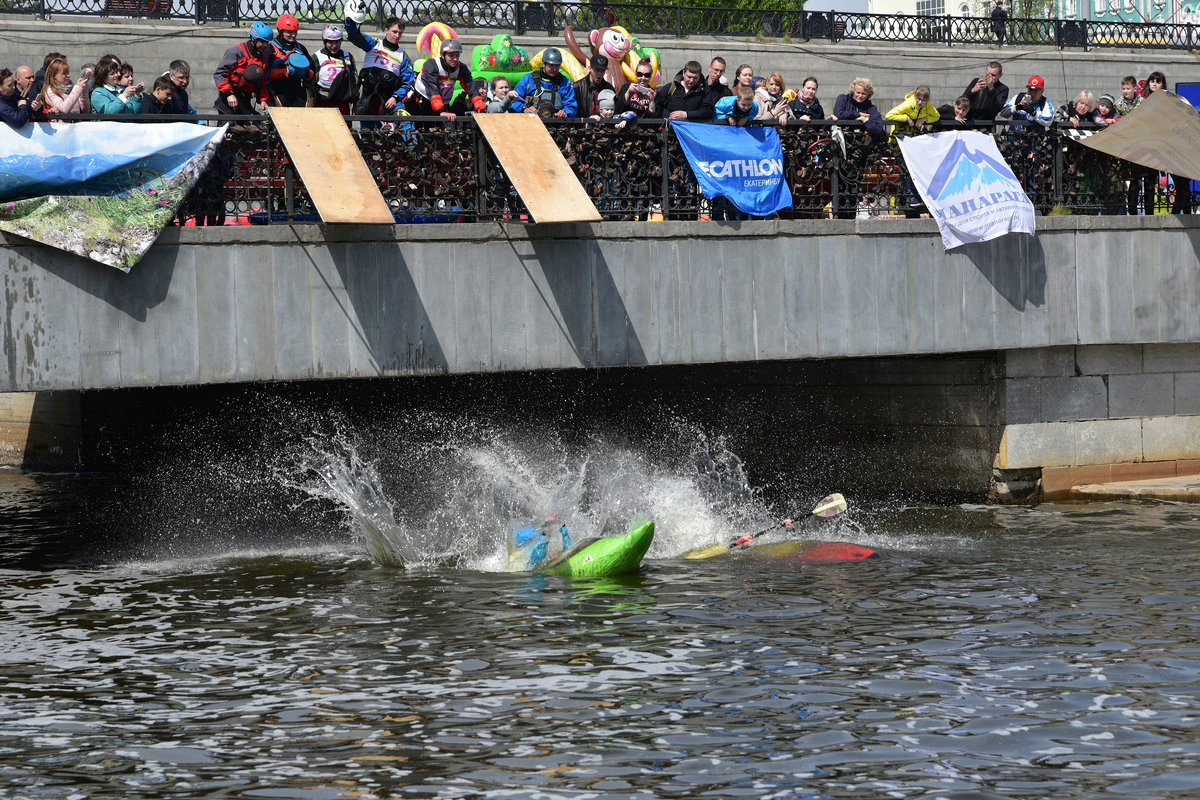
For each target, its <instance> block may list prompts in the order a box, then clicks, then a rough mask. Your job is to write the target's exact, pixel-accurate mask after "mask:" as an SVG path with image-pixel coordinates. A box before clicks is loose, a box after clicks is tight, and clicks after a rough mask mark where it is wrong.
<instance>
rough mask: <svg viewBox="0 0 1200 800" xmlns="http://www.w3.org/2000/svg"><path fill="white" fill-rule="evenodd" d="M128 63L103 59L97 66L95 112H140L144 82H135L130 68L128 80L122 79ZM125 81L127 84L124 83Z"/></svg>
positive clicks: (93, 106) (94, 93) (94, 91)
mask: <svg viewBox="0 0 1200 800" xmlns="http://www.w3.org/2000/svg"><path fill="white" fill-rule="evenodd" d="M126 66H127V65H126V64H116V63H113V62H112V61H105V60H103V59H101V61H100V63H99V64H98V65H97V66H96V88H95V89H92V98H91V100H92V113H93V114H140V113H142V92H143V91H144V90H145V88H146V84H144V83H134V82H133V71H132V70H130V71H129V73H128V75H129V78H128V80H127V81H123V80H122V77H123V76H122V73H123V71H124V68H125V67H126ZM122 83H124V84H125V85H122Z"/></svg>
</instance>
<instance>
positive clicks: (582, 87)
mask: <svg viewBox="0 0 1200 800" xmlns="http://www.w3.org/2000/svg"><path fill="white" fill-rule="evenodd" d="M606 72H608V56H604V55H599V54H597V55H594V56H592V57H591V58H590V59H588V72H587V75H584V76H583V77H582V78H580V79H579V80H577V81H575V83H573V84H572V87H573V88H574V89H575V107H576V109H577V111H576V113H578V114H579V116H580V117H581V118H583V119H587V118H588V117H594V116H596V115H598V114H599V113H600V92H602V91H604V90H605V89H608V90H609V91H610V92H613V93H614V94H616V91H617V89H616V87H615V86H613V85H612V84H611V83H610V82H609V80H608V78H606V77H605V73H606Z"/></svg>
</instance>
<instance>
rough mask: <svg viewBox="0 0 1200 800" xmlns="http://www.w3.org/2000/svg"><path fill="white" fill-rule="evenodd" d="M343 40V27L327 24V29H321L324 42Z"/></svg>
mask: <svg viewBox="0 0 1200 800" xmlns="http://www.w3.org/2000/svg"><path fill="white" fill-rule="evenodd" d="M341 40H342V29H341V28H339V27H338V26H337V25H326V26H325V30H323V31H321V41H323V42H340V41H341Z"/></svg>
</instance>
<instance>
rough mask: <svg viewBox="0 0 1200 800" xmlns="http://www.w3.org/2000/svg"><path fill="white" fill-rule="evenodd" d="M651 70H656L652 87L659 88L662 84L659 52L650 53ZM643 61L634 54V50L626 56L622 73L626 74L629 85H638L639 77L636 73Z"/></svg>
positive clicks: (622, 64)
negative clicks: (640, 62)
mask: <svg viewBox="0 0 1200 800" xmlns="http://www.w3.org/2000/svg"><path fill="white" fill-rule="evenodd" d="M649 58H650V68H651V69H653V70H654V75H653V76H652V77H651V78H650V85H651V86H658V85H659V84H660V83H662V74H661V73H660V72H659V70H658V52H657V51H655V50H652V51H650V55H649ZM639 61H641V59H640V58H639V57H638V56H637V55H636V54H634V52H633V51H632V50H630V51H629V53H628V54H627V55H626V56H625V60H624V61H622V62H621V72H623V73H624V74H625V80H626V81H628V82H629V83H637V76H636V75H635V74H634V72H635V71H636V70H637V65H638V62H639Z"/></svg>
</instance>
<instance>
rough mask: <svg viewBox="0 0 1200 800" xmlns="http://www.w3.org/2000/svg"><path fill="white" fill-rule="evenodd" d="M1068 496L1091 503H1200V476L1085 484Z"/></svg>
mask: <svg viewBox="0 0 1200 800" xmlns="http://www.w3.org/2000/svg"><path fill="white" fill-rule="evenodd" d="M1069 496H1070V497H1071V498H1072V499H1074V500H1089V501H1093V502H1095V501H1105V500H1108V501H1113V500H1118V501H1128V500H1166V501H1173V502H1177V503H1200V476H1196V475H1191V476H1186V477H1176V478H1151V479H1149V480H1140V481H1120V482H1113V483H1095V484H1085V485H1082V486H1075V487H1073V488H1072V489H1071V490H1070V492H1069Z"/></svg>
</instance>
